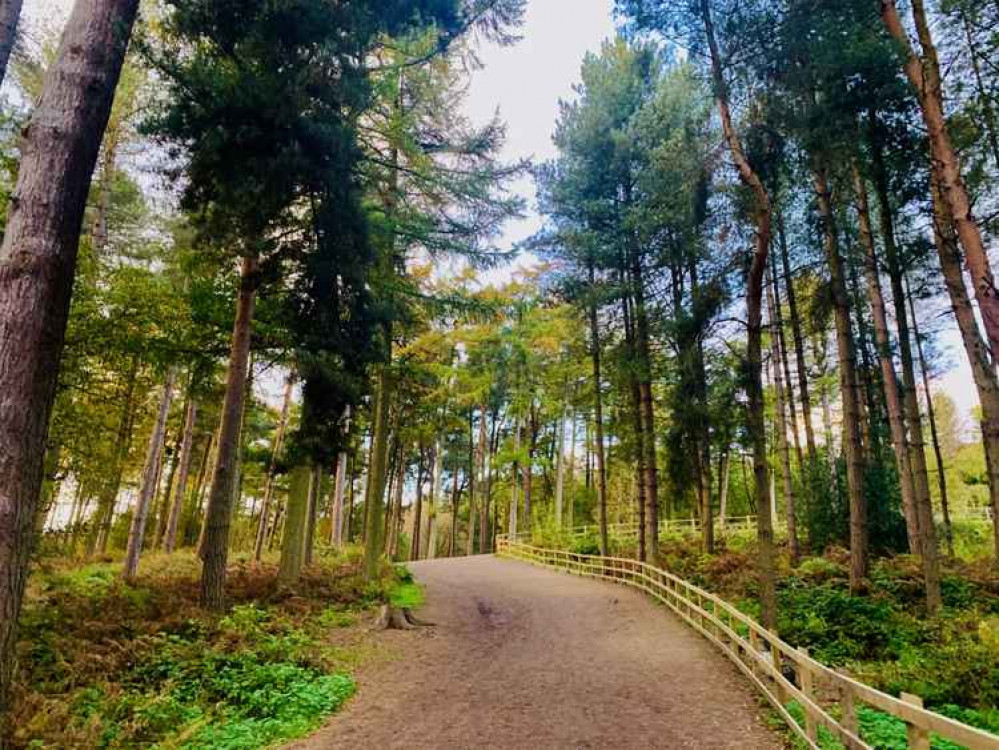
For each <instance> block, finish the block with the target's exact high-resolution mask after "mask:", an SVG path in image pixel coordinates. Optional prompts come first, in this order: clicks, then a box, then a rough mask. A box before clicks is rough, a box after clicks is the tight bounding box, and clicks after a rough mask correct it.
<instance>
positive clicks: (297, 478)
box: [278, 465, 312, 584]
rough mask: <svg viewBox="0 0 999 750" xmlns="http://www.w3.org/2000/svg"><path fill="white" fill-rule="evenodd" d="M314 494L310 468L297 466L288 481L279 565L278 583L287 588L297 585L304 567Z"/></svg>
mask: <svg viewBox="0 0 999 750" xmlns="http://www.w3.org/2000/svg"><path fill="white" fill-rule="evenodd" d="M311 492H312V471H311V470H310V468H309V467H308V466H304V465H303V466H296V467H295V468H294V469H292V471H291V476H290V478H289V484H288V501H287V510H286V518H285V523H284V538H283V539H282V541H281V561H280V563H279V564H278V580H279V581H281V582H282V583H284V584H293V583H296V582H297V581H298V578H299V576H300V575H301V573H302V566H303V565H304V564H305V534H306V525H307V524H308V515H309V495H310V494H311Z"/></svg>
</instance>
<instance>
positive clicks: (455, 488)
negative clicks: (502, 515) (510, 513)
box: [447, 466, 516, 557]
mask: <svg viewBox="0 0 999 750" xmlns="http://www.w3.org/2000/svg"><path fill="white" fill-rule="evenodd" d="M514 483H515V484H516V480H514ZM459 502H461V485H459V484H458V467H457V466H455V467H454V469H453V470H452V473H451V538H450V539H448V545H447V556H448V557H454V556H455V552H457V550H458V503H459Z"/></svg>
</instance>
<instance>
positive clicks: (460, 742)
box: [290, 556, 784, 750]
mask: <svg viewBox="0 0 999 750" xmlns="http://www.w3.org/2000/svg"><path fill="white" fill-rule="evenodd" d="M411 569H412V570H413V572H414V574H415V575H416V578H417V580H418V581H420V582H421V583H423V584H424V585H425V586H426V590H427V605H426V606H425V607H423V608H422V609H421V610H420V612H419V615H420V617H421V618H422V619H424V620H429V621H431V622H434V623H436V625H435V626H434V627H429V628H419V629H417V630H412V631H409V630H407V631H399V630H390V631H384V632H382V633H378V634H377V635H376V636H374V637H376V638H378V639H380V640H381V642H382V644H383V645H384V646H387V647H388V648H389V649H390V650H394V651H396V652H397V653H399V654H400V656H401V658H398V659H388V660H377V661H375V662H372V663H371V664H370V665H368V666H367V667H364V668H362V669H361V670H360V672H359V673H358V675H357V677H358V682H359V685H358V694H357V696H356V697H355V698H354V699H353V700H352V701H351V702H350V704H349V705H348V706H346V707H345V708H344V709H343V710H342V711H341V712H340V713H339V714H337V715H336V716H335V717H333V719H332V721H331V722H330V724H328V725H327V726H326V727H325V728H323V729H321V730H319V732H317V733H316V734H314V735H313V736H312V737H310V738H308V739H305V740H301V741H299V742H297V743H295V744H293V745H292V746H290V747H291V748H294V750H327V749H328V750H333V749H334V748H336V749H337V750H347V749H349V750H367V748H377V750H388V749H389V748H407V749H417V748H419V749H422V748H426V749H427V750H431V749H432V750H445V749H450V748H454V749H456V750H457V749H459V748H461V749H465V748H468V749H472V748H475V749H479V748H498V749H499V748H501V749H503V750H527V749H528V748H530V749H531V750H535V749H543V750H549V749H550V750H561V749H562V748H566V749H569V750H597V749H598V748H622V749H626V748H664V749H665V748H719V749H720V748H733V749H734V748H753V749H756V748H760V749H762V750H766V749H768V748H773V749H774V750H776V749H777V748H782V747H783V746H784V744H783V742H782V740H781V737H780V735H778V734H777V733H775V732H773V731H771V730H769V729H767V728H766V726H765V723H764V720H763V716H764V713H765V712H764V710H763V709H762V708H761V707H760V704H759V703H758V702H757V700H756V698H755V696H754V694H753V692H752V688H751V687H750V685H749V683H748V682H746V680H745V679H744V678H743V677H742V676H741V675H740V674H739V673H738V671H737V670H736V668H735V667H734V666H732V665H731V664H730V663H729V662H728V661H727V660H726V659H725V657H723V656H722V655H721V654H719V653H718V652H717V651H715V650H714V647H713V646H712V645H711V644H710V643H708V642H707V641H706V640H704V639H703V638H702V637H700V636H699V635H697V634H696V633H695V632H694V631H692V630H691V629H690V628H689V627H688V626H686V625H684V624H683V623H682V622H681V621H680V620H679V619H678V618H676V617H674V616H673V615H672V614H670V613H669V612H668V611H666V610H665V609H663V608H662V607H657V606H655V605H654V604H653V603H652V602H651V601H650V600H648V599H647V598H645V597H644V596H642V595H641V594H639V593H638V592H636V591H632V590H629V589H625V588H623V587H621V586H617V585H615V584H612V583H603V582H598V581H592V580H588V579H582V578H578V577H575V576H570V575H566V574H561V573H556V572H552V571H547V570H542V569H539V568H536V567H533V566H530V565H528V564H526V563H522V562H514V561H509V560H500V559H498V558H495V557H486V556H482V557H471V558H456V559H450V560H438V561H426V562H420V563H414V564H412V565H411Z"/></svg>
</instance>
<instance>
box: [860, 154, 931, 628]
mask: <svg viewBox="0 0 999 750" xmlns="http://www.w3.org/2000/svg"><path fill="white" fill-rule="evenodd" d="M873 151H874V166H875V169H874V173H875V188H876V192H877V195H878V208H879V213H880V217H881V228H882V234H883V238H884V245H885V259H886V260H887V262H888V276H889V279H890V281H891V291H892V301H893V302H894V307H895V325H896V326H897V327H898V353H899V361H900V362H901V365H902V394H901V395H902V413H903V416H904V418H905V423H906V426H907V427H908V438H909V465H910V467H911V470H912V482H913V490H914V501H915V509H916V524H917V529H918V531H919V538H920V545H919V554H921V555H922V556H923V566H924V573H925V575H926V602H927V607H928V609H929V610H930V611H935V610H936V609H938V608H939V606H940V604H941V599H940V573H939V566H938V561H937V557H938V551H937V533H936V522H935V521H934V518H933V502H932V499H931V496H930V480H929V472H928V470H927V468H926V444H925V441H924V439H923V419H922V414H921V412H920V408H919V394H918V393H917V392H916V375H915V369H914V364H913V356H912V340H911V338H910V334H909V321H908V311H907V310H906V305H905V290H904V288H903V270H902V264H901V260H900V258H899V254H898V247H897V244H896V241H895V232H894V225H893V221H892V209H891V200H890V198H889V195H888V180H887V176H886V173H885V169H884V165H883V164H882V161H881V154H880V150H879V148H878V146H877V145H875V148H874V149H873Z"/></svg>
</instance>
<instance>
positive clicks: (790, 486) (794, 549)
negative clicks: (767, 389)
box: [767, 274, 801, 566]
mask: <svg viewBox="0 0 999 750" xmlns="http://www.w3.org/2000/svg"><path fill="white" fill-rule="evenodd" d="M768 275H769V276H771V277H773V274H768ZM770 281H771V283H770V284H767V307H768V308H769V312H770V325H771V334H770V337H771V342H770V348H771V352H772V360H771V361H772V363H773V369H772V373H773V376H774V378H773V380H774V391H775V392H776V394H777V404H776V405H777V411H776V414H775V415H774V417H775V419H776V421H777V453H778V455H779V456H780V468H781V477H782V479H783V484H784V503H785V505H786V508H787V537H788V546H789V548H790V554H791V565H792V566H796V565H797V564H798V561H799V560H800V559H801V547H800V546H799V545H798V525H797V519H796V515H797V514H796V512H795V506H794V478H793V476H792V474H791V450H790V446H789V444H788V443H789V441H788V436H787V404H786V401H785V398H786V394H785V392H784V378H783V373H782V372H781V351H780V336H778V333H777V302H776V301H775V300H774V289H773V282H774V279H773V278H771V279H770ZM775 504H776V503H775Z"/></svg>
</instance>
